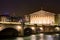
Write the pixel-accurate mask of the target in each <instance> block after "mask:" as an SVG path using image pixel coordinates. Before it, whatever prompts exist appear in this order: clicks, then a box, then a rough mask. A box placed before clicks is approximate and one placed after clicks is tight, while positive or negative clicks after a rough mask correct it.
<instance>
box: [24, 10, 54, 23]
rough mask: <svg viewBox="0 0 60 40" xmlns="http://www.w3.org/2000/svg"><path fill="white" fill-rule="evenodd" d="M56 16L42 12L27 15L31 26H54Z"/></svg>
mask: <svg viewBox="0 0 60 40" xmlns="http://www.w3.org/2000/svg"><path fill="white" fill-rule="evenodd" d="M54 16H55V14H54V13H50V12H46V11H44V10H40V11H38V12H35V13H32V14H29V15H25V18H26V20H27V21H29V22H30V24H54V23H55V17H54Z"/></svg>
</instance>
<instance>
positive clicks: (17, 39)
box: [15, 37, 24, 40]
mask: <svg viewBox="0 0 60 40" xmlns="http://www.w3.org/2000/svg"><path fill="white" fill-rule="evenodd" d="M15 40H24V38H23V37H17V38H16V39H15Z"/></svg>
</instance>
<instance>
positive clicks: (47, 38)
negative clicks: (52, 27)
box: [45, 35, 54, 40]
mask: <svg viewBox="0 0 60 40" xmlns="http://www.w3.org/2000/svg"><path fill="white" fill-rule="evenodd" d="M45 40H54V38H53V36H52V35H45Z"/></svg>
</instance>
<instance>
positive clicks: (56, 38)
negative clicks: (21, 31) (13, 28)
mask: <svg viewBox="0 0 60 40" xmlns="http://www.w3.org/2000/svg"><path fill="white" fill-rule="evenodd" d="M0 40H60V34H54V35H44V34H42V33H41V34H37V35H31V36H28V37H15V38H3V39H0Z"/></svg>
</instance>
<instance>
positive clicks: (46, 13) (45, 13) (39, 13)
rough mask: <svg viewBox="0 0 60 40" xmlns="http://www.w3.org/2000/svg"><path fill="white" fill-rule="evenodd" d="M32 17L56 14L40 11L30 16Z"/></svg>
mask: <svg viewBox="0 0 60 40" xmlns="http://www.w3.org/2000/svg"><path fill="white" fill-rule="evenodd" d="M30 15H55V13H51V12H47V11H44V10H40V11H37V12H34V13H32V14H30Z"/></svg>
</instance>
